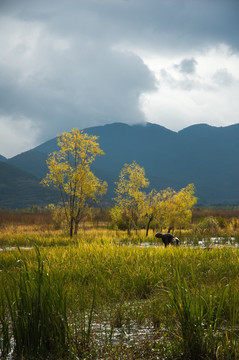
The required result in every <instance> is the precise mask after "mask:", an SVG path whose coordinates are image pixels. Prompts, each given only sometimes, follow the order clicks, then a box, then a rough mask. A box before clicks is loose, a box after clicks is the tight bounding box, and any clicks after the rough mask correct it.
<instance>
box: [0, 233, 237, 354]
mask: <svg viewBox="0 0 239 360" xmlns="http://www.w3.org/2000/svg"><path fill="white" fill-rule="evenodd" d="M144 242H151V243H155V238H154V234H153V232H151V233H150V236H149V237H148V238H145V235H144V231H139V232H138V234H133V235H132V236H131V237H129V236H128V235H127V233H126V232H120V231H116V230H112V229H106V228H100V229H93V228H92V229H89V228H88V229H87V230H86V229H83V228H82V229H81V230H80V232H79V235H78V236H77V237H75V238H73V239H72V240H71V239H69V237H67V236H66V234H64V233H63V232H62V231H48V232H35V231H29V232H28V233H24V232H18V233H14V232H13V231H12V230H11V231H10V230H9V229H8V231H4V232H2V233H1V234H0V244H1V245H0V246H1V247H2V248H5V249H6V248H7V247H14V246H20V247H21V246H22V247H28V249H27V250H24V249H22V250H20V251H19V250H18V249H17V248H15V249H13V250H11V251H9V250H3V251H0V281H1V286H0V351H1V353H2V354H4V353H5V354H6V353H7V352H9V348H10V339H11V338H12V336H14V339H15V345H14V346H15V354H19V353H20V352H21V351H20V350H19V349H20V348H22V346H21V345H20V346H19V345H18V344H19V343H20V344H21V341H24V348H26V347H27V346H28V345H26V343H27V344H28V340H27V341H26V340H25V339H26V337H27V336H28V335H27V334H28V332H29V331H28V330H27V329H29V326H33V325H34V324H35V325H36V324H37V323H38V324H40V323H46V324H47V321H48V319H51V321H52V322H53V323H55V329H56V339H57V340H54V342H55V343H56V347H55V349H54V350H55V351H53V355H52V356H53V357H54V354H55V358H57V356H59V354H62V355H61V356H62V358H70V357H72V358H73V359H74V358H77V356H78V358H87V356H89V358H92V359H94V358H95V359H97V358H98V356H99V352H100V351H101V350H100V349H99V347H100V348H101V349H103V348H104V349H105V350H104V351H105V352H106V353H109V357H108V358H109V359H110V358H111V357H112V356H113V355H112V351H115V352H116V348H117V349H118V347H119V344H120V343H121V342H122V341H123V342H122V349H124V351H125V353H126V354H127V351H128V352H129V353H128V354H131V348H130V347H129V348H125V347H124V345H123V344H125V341H126V343H127V337H126V333H130V331H133V330H132V329H134V331H137V329H140V328H143V329H150V335H148V336H149V337H147V336H146V335H145V336H144V341H146V342H145V354H146V355H145V357H141V358H142V359H143V358H145V359H147V358H150V356H153V355H152V354H155V352H156V353H157V354H158V356H159V358H160V356H161V358H163V354H164V356H165V358H166V356H167V358H168V359H170V358H171V359H177V358H178V359H179V358H180V356H181V358H184V359H191V358H192V353H193V352H194V350H195V349H197V353H198V354H199V353H200V354H201V355H200V356H201V358H202V356H204V357H205V358H206V357H207V356H208V357H209V358H210V359H211V358H212V359H214V358H215V359H216V358H218V359H230V357H229V356H231V358H233V359H234V358H235V359H236V358H237V357H238V353H237V349H238V329H239V316H238V309H239V288H238V283H239V249H237V248H235V247H225V246H222V247H219V248H212V249H211V250H210V251H208V250H204V249H200V248H189V247H184V248H183V247H179V248H175V247H169V248H167V249H165V248H164V247H163V246H162V243H160V242H159V243H158V244H157V246H153V247H141V246H139V245H140V244H141V243H144ZM36 246H37V247H36ZM29 248H30V249H29ZM24 289H25V290H24ZM44 296H45V298H44ZM59 296H60V298H62V300H64V299H65V300H64V301H65V302H63V303H62V302H61V301H59V300H60V298H59ZM57 299H58V300H57ZM40 301H42V302H41V306H40V309H41V316H42V317H40V318H39V316H40V315H39V313H38V311H37V309H39V303H40ZM50 302H51V303H50ZM23 304H24V308H26V313H27V314H29V316H28V315H26V313H24V312H22V306H23ZM25 304H26V305H25ZM53 304H54V306H55V308H56V310H57V309H58V310H57V311H58V312H57V313H54V311H53V310H51V309H52V307H51V306H53ZM57 304H58V305H57ZM45 306H46V308H45ZM19 314H22V315H21V316H20V315H19ZM54 314H55V315H56V319H55V320H54V318H53V315H54ZM24 316H25V317H24ZM51 316H52V318H51ZM59 316H60V319H65V320H64V324H65V325H64V326H63V327H64V329H63V333H62V334H63V335H60V334H59V331H58V328H61V325H59V323H58V317H59ZM34 319H35V320H36V319H37V321H35V320H34ZM39 319H40V320H39ZM28 321H29V326H25V325H24V326H22V324H26V323H27V322H28ZM60 324H61V323H60ZM96 327H97V328H98V327H100V328H101V335H99V334H98V333H96V330H95V328H96ZM39 328H40V325H39V326H37V327H36V328H35V330H34V331H35V334H38V335H39V333H37V331H38V330H39ZM51 331H53V330H51ZM64 331H66V332H64ZM145 331H146V330H145ZM32 334H33V332H32ZM57 334H58V335H59V336H58V335H57ZM115 334H118V336H120V337H121V338H120V339H121V340H120V342H119V340H118V341H116V340H113V339H115ZM192 334H194V335H193V336H191V335H192ZM38 335H36V336H35V335H34V336H33V337H32V339H31V340H32V342H33V343H34V342H36V344H37V345H36V346H37V349H38V350H31V352H33V353H34V352H35V351H37V352H39V355H38V358H40V356H43V357H44V355H43V354H44V352H45V351H46V347H44V349H43V348H42V350H41V349H40V346H39V343H42V341H43V340H39V337H38ZM40 336H41V333H40ZM52 336H53V335H52ZM99 336H100V340H99ZM63 337H64V339H65V340H64V341H63V340H61V339H63ZM37 338H38V340H37ZM19 339H20V340H19ZM21 339H23V340H21ZM141 340H142V339H141ZM141 340H139V342H140V341H141ZM29 341H30V340H29ZM37 341H38V342H37ZM134 341H136V340H134ZM139 342H138V343H139ZM136 343H137V341H136ZM146 343H147V344H146ZM97 344H98V345H97ZM99 344H100V345H99ZM109 344H111V345H110V347H109ZM11 346H13V344H11ZM29 346H30V347H31V346H32V345H29ZM137 346H138V349H139V348H140V346H139V345H137ZM17 349H18V350H17ZM33 349H35V348H34V347H33ZM127 349H128V350H127ZM146 349H147V351H146ZM25 351H26V353H27V349H26V350H25ZM102 351H103V350H102ZM117 351H118V350H117ZM63 353H64V354H65V353H67V355H66V354H65V355H64V354H63ZM110 354H111V355H110ZM216 354H217V355H216ZM63 355H64V356H63ZM19 356H20V355H19ZM21 356H22V354H21ZM90 356H91V357H90ZM102 356H103V355H102ZM104 356H105V358H107V357H106V355H104ZM130 356H131V355H130ZM142 356H143V355H142ZM216 356H218V357H216ZM112 358H113V357H112ZM126 358H127V357H126ZM129 358H130V357H129ZM198 358H200V357H198Z"/></svg>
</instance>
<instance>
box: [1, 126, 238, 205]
mask: <svg viewBox="0 0 239 360" xmlns="http://www.w3.org/2000/svg"><path fill="white" fill-rule="evenodd" d="M85 132H86V133H88V134H89V135H97V136H99V138H98V142H99V144H100V147H101V149H103V150H104V152H105V155H104V156H101V157H99V158H97V159H96V161H95V162H94V164H93V166H92V170H93V172H94V173H95V175H96V176H98V177H99V178H100V179H102V180H106V181H107V182H108V192H107V195H106V197H107V198H108V199H112V197H113V196H114V187H115V184H114V183H115V181H117V179H118V176H119V173H120V170H121V169H122V167H123V165H124V164H125V163H128V164H129V163H131V162H132V161H133V160H135V161H136V162H137V163H138V164H139V165H140V166H143V167H144V168H145V172H146V177H147V178H148V179H149V181H150V188H153V187H154V188H156V189H157V190H160V189H165V188H167V187H172V188H174V189H175V190H179V189H180V188H182V187H185V186H186V185H187V184H189V183H194V184H195V186H196V196H197V197H198V198H199V200H198V204H200V205H237V204H239V124H235V125H231V126H227V127H214V126H209V125H206V124H199V125H193V126H190V127H187V128H185V129H183V130H181V131H179V132H175V131H171V130H168V129H166V128H165V127H162V126H160V125H156V124H151V123H146V124H145V125H132V126H130V125H126V124H123V123H113V124H110V125H104V126H96V127H91V128H87V129H85ZM56 150H57V138H54V139H51V140H49V141H47V142H45V143H43V144H41V145H39V146H37V147H35V148H34V149H31V150H29V151H26V152H23V153H21V154H18V155H16V156H14V157H12V158H10V159H6V158H4V157H0V207H26V206H29V205H30V204H33V203H34V204H40V205H43V204H47V203H49V201H50V200H52V201H54V199H56V197H57V195H56V192H52V191H50V190H48V189H44V188H42V186H41V185H39V181H40V179H42V178H43V177H44V176H45V175H46V172H47V166H46V159H47V157H48V154H49V153H51V152H53V151H56ZM2 174H5V175H4V176H2ZM13 180H14V181H13ZM19 182H20V183H21V185H20V184H19ZM29 189H31V191H30V192H29ZM30 194H31V195H30Z"/></svg>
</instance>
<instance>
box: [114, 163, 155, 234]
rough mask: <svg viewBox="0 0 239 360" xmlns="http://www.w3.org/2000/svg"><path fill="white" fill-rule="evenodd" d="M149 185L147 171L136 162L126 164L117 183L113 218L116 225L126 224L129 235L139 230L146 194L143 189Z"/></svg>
mask: <svg viewBox="0 0 239 360" xmlns="http://www.w3.org/2000/svg"><path fill="white" fill-rule="evenodd" d="M148 185H149V181H148V179H146V177H145V170H144V168H143V167H141V166H139V165H138V164H137V163H136V162H135V161H133V162H132V164H125V165H124V167H123V169H122V170H121V172H120V175H119V181H118V182H116V190H115V191H116V195H117V196H116V198H115V199H114V200H115V203H116V205H115V207H114V208H113V209H112V210H111V216H112V219H113V221H114V222H115V223H120V222H124V224H125V226H126V227H127V230H128V233H130V230H131V229H132V228H134V229H135V230H137V228H138V221H139V218H140V216H142V214H143V208H144V203H145V197H146V194H145V193H144V192H143V191H142V189H143V188H145V187H147V186H148Z"/></svg>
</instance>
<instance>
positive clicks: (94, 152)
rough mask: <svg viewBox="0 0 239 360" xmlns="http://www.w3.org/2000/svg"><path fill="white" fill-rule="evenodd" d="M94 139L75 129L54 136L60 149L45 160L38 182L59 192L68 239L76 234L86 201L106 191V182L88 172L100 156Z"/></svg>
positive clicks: (100, 153) (100, 151) (101, 153)
mask: <svg viewBox="0 0 239 360" xmlns="http://www.w3.org/2000/svg"><path fill="white" fill-rule="evenodd" d="M97 139H98V137H97V136H93V135H88V134H86V133H84V132H83V131H80V130H79V129H72V130H71V131H70V132H64V133H63V134H62V135H61V136H59V137H58V142H57V143H58V146H59V148H60V150H59V151H56V152H53V153H51V154H50V155H49V157H48V160H47V165H48V168H49V172H48V173H47V175H46V177H45V179H44V180H42V183H43V185H45V186H54V187H56V188H57V189H59V191H60V194H61V200H62V203H61V209H62V212H63V215H64V218H65V220H66V222H67V226H68V228H69V233H70V236H71V237H72V236H73V233H75V234H77V230H78V225H79V222H80V221H81V219H82V217H83V216H84V215H85V210H86V208H87V201H88V200H89V199H94V200H95V199H96V197H97V195H103V194H104V193H105V192H106V190H107V183H106V182H102V181H101V180H99V179H98V178H97V177H96V176H95V175H94V174H93V173H92V171H91V169H90V166H91V164H92V162H93V161H94V160H95V158H96V156H98V155H103V154H104V152H103V151H102V150H101V149H100V147H99V144H98V143H97V141H96V140H97Z"/></svg>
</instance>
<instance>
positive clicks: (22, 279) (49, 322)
mask: <svg viewBox="0 0 239 360" xmlns="http://www.w3.org/2000/svg"><path fill="white" fill-rule="evenodd" d="M19 251H20V250H19ZM20 252H21V251H20ZM35 254H36V262H37V266H36V268H35V267H32V268H31V267H30V266H29V264H28V262H27V260H26V257H25V256H24V255H23V254H22V253H21V258H20V260H19V261H18V269H17V270H18V273H17V274H15V275H11V274H10V273H8V277H7V280H6V281H5V283H4V285H5V295H6V298H7V305H8V311H9V314H10V323H11V327H12V333H13V337H14V345H15V346H14V353H15V355H16V357H17V358H22V357H26V358H28V357H31V356H36V355H37V354H38V356H39V357H41V356H44V355H46V354H50V353H53V354H58V356H59V357H60V356H62V355H63V354H64V353H66V352H67V351H68V347H69V331H68V322H67V313H66V292H65V290H64V288H63V283H62V281H61V279H60V278H59V277H55V276H53V275H52V274H51V273H50V269H49V268H48V272H47V270H46V263H47V259H46V258H42V256H41V254H40V252H39V249H38V248H37V247H35Z"/></svg>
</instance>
